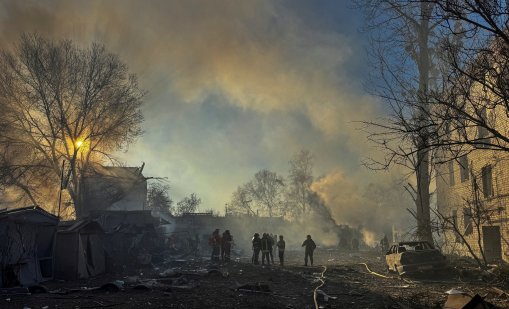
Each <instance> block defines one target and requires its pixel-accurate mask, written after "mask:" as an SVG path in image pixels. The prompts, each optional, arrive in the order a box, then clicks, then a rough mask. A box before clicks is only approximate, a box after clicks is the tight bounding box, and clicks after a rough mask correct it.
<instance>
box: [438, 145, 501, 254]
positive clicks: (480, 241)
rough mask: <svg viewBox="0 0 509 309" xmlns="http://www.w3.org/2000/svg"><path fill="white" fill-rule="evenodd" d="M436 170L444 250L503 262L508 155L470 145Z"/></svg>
mask: <svg viewBox="0 0 509 309" xmlns="http://www.w3.org/2000/svg"><path fill="white" fill-rule="evenodd" d="M436 169H437V182H436V184H437V209H438V212H439V216H440V217H442V219H443V220H442V221H445V226H446V229H445V231H444V234H442V236H443V237H444V247H443V249H444V251H445V252H447V253H455V254H459V255H471V253H470V250H472V251H473V252H474V253H475V254H476V255H477V256H478V257H479V258H481V259H482V256H483V255H484V256H485V258H486V260H487V262H488V263H495V262H498V261H505V262H509V155H508V154H507V153H505V152H502V151H495V150H489V149H476V150H472V151H470V152H468V153H465V154H463V155H461V156H459V157H457V158H455V159H451V160H450V161H448V162H446V163H443V164H440V165H438V166H437V167H436ZM467 244H468V246H467ZM469 247H470V249H469ZM481 249H482V251H483V252H481Z"/></svg>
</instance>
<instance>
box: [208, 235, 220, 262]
mask: <svg viewBox="0 0 509 309" xmlns="http://www.w3.org/2000/svg"><path fill="white" fill-rule="evenodd" d="M209 246H211V247H212V255H211V257H210V260H211V261H219V251H220V250H221V236H220V235H219V229H216V230H215V231H214V232H213V233H212V236H210V238H209Z"/></svg>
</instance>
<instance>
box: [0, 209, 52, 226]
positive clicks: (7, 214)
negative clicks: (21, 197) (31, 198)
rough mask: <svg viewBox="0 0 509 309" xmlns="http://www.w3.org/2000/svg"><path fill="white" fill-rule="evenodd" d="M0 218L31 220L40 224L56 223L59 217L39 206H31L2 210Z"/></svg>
mask: <svg viewBox="0 0 509 309" xmlns="http://www.w3.org/2000/svg"><path fill="white" fill-rule="evenodd" d="M0 220H9V221H16V222H26V223H28V222H30V223H40V224H56V223H57V222H58V217H57V216H55V215H53V214H51V213H49V212H47V211H46V210H44V209H42V208H41V207H39V206H29V207H23V208H14V209H8V210H1V211H0Z"/></svg>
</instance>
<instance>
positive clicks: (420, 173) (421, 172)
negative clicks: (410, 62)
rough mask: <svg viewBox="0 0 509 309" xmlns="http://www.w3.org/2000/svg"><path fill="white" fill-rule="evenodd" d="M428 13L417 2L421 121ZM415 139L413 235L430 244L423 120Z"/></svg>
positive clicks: (427, 65)
mask: <svg viewBox="0 0 509 309" xmlns="http://www.w3.org/2000/svg"><path fill="white" fill-rule="evenodd" d="M430 16H431V6H430V5H429V4H428V3H421V18H420V23H419V26H418V31H417V34H418V38H417V39H418V45H419V54H418V59H417V66H418V70H419V90H418V100H419V103H420V106H419V108H420V109H419V110H418V111H417V114H418V118H417V119H418V121H421V122H424V119H426V117H425V115H422V114H426V113H427V111H428V109H429V101H428V86H429V74H430V64H431V63H430V54H429V46H428V45H429V35H430V33H429V21H430ZM420 127H421V128H422V129H421V132H419V137H418V138H419V140H418V142H417V166H416V177H417V199H416V204H417V205H416V206H417V212H416V215H417V237H418V239H419V240H426V241H429V242H430V243H433V235H432V232H431V215H430V204H429V184H430V175H429V151H428V132H427V129H426V128H427V126H426V124H425V123H421V124H420Z"/></svg>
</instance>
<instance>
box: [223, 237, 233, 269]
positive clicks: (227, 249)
mask: <svg viewBox="0 0 509 309" xmlns="http://www.w3.org/2000/svg"><path fill="white" fill-rule="evenodd" d="M232 242H233V237H232V235H231V234H230V231H229V230H226V231H224V233H223V238H222V239H221V260H223V261H225V262H229V261H230V253H231V249H232Z"/></svg>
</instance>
